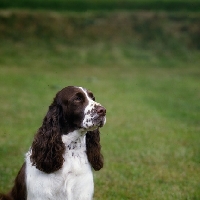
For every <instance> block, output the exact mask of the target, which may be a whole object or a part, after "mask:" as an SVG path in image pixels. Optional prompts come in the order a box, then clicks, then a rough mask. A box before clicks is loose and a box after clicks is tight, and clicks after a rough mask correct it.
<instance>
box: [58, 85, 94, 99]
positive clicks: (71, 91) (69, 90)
mask: <svg viewBox="0 0 200 200" xmlns="http://www.w3.org/2000/svg"><path fill="white" fill-rule="evenodd" d="M78 93H82V94H83V95H84V96H86V97H87V96H89V95H90V94H92V92H91V91H89V90H87V89H86V88H83V87H77V86H68V87H65V88H63V89H62V90H61V91H60V92H58V94H57V96H58V97H59V98H61V99H65V100H66V99H70V98H71V97H73V96H74V95H76V94H78Z"/></svg>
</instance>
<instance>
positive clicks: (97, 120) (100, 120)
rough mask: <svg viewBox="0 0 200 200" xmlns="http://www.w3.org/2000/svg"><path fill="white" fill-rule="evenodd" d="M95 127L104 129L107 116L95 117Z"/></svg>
mask: <svg viewBox="0 0 200 200" xmlns="http://www.w3.org/2000/svg"><path fill="white" fill-rule="evenodd" d="M93 123H94V125H96V126H98V127H103V126H104V125H105V123H106V117H105V116H98V115H97V116H95V117H94V119H93Z"/></svg>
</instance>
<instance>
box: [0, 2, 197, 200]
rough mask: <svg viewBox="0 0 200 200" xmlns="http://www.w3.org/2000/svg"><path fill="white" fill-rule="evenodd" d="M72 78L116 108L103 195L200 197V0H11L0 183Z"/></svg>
mask: <svg viewBox="0 0 200 200" xmlns="http://www.w3.org/2000/svg"><path fill="white" fill-rule="evenodd" d="M68 85H76V86H83V87H85V88H87V89H89V90H91V91H93V93H94V95H95V97H96V99H97V101H98V102H101V104H102V105H104V106H105V107H106V108H107V124H106V125H105V127H103V128H102V129H101V145H102V151H103V154H104V160H105V166H104V168H103V169H102V170H101V171H99V172H94V181H95V194H94V199H99V200H105V199H108V200H126V199H137V200H156V199H157V200H160V199H162V200H169V199H170V200H171V199H173V200H183V199H184V200H186V199H187V200H199V199H200V1H199V0H183V1H182V0H135V1H133V0H93V1H92V0H73V1H68V0H45V1H42V0H15V1H12V0H1V1H0V96H1V97H0V119H1V120H0V192H5V191H8V190H9V189H10V188H11V187H12V184H13V180H14V178H15V176H16V174H17V172H18V170H19V169H20V167H21V165H22V163H23V160H24V154H25V152H26V151H27V150H28V148H29V147H30V145H31V142H32V140H33V137H34V134H35V133H36V131H37V129H38V128H39V127H40V126H41V123H42V120H43V117H44V116H45V114H46V112H47V109H48V106H49V105H50V103H51V102H52V100H53V98H54V96H55V94H56V93H57V92H58V91H59V90H60V89H62V88H63V87H65V86H68Z"/></svg>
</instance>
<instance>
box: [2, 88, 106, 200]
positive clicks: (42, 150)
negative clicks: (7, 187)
mask: <svg viewBox="0 0 200 200" xmlns="http://www.w3.org/2000/svg"><path fill="white" fill-rule="evenodd" d="M105 116H106V109H105V108H104V107H103V106H101V104H99V103H97V102H96V101H95V97H94V96H93V94H92V92H90V91H88V90H86V89H84V88H82V87H75V86H69V87H66V88H64V89H62V90H61V91H59V92H58V93H57V94H56V97H55V98H54V100H53V103H52V104H51V105H50V106H49V110H48V112H47V114H46V116H45V117H44V120H43V123H42V126H41V127H40V128H39V130H38V132H37V133H36V135H35V138H34V140H33V143H32V146H31V147H30V150H29V151H28V153H27V154H26V158H25V162H24V164H23V166H22V168H21V170H20V171H19V173H18V175H17V177H16V179H15V185H14V187H13V188H12V190H11V191H10V192H9V193H8V194H7V195H0V199H1V200H90V199H92V198H93V192H94V183H93V174H92V168H94V170H100V169H101V168H102V167H103V156H102V154H101V153H100V150H101V145H100V132H99V128H100V127H102V126H103V125H104V124H105V122H106V117H105Z"/></svg>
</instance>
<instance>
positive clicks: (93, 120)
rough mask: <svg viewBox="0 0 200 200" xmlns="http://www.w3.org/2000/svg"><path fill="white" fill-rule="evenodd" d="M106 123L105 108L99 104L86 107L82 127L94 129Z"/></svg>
mask: <svg viewBox="0 0 200 200" xmlns="http://www.w3.org/2000/svg"><path fill="white" fill-rule="evenodd" d="M105 123H106V109H105V108H104V107H103V106H101V105H100V104H96V105H94V106H93V107H90V109H89V108H87V109H86V114H85V118H84V120H83V127H84V128H86V129H88V130H91V129H92V130H94V129H96V128H98V127H102V126H103V125H104V124H105Z"/></svg>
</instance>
